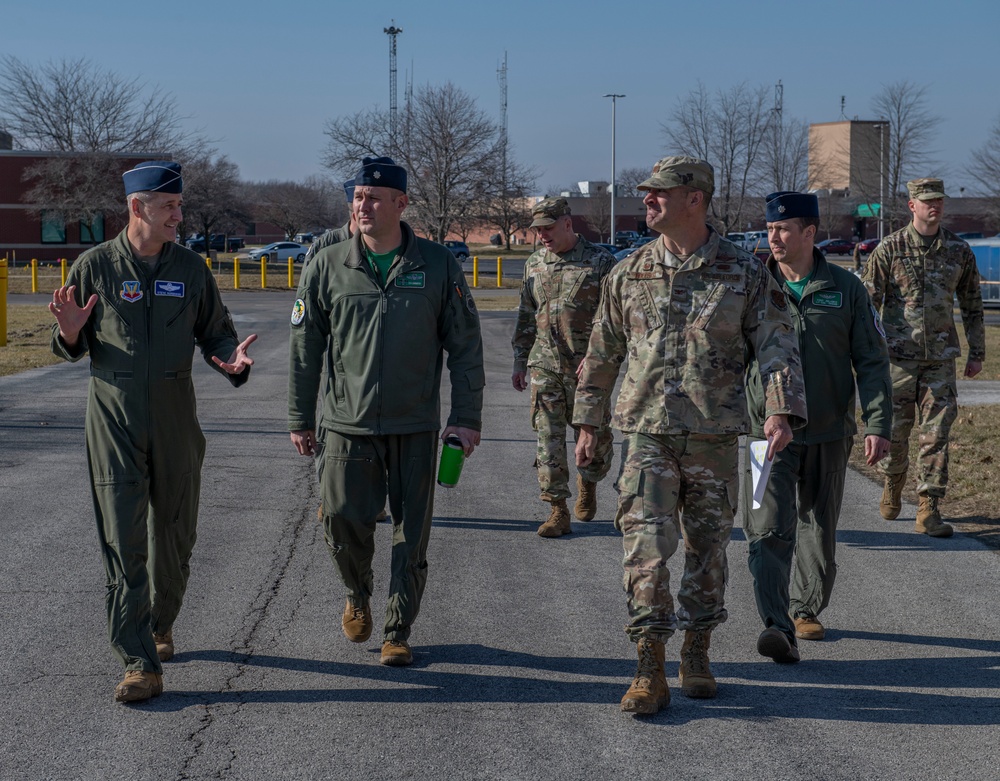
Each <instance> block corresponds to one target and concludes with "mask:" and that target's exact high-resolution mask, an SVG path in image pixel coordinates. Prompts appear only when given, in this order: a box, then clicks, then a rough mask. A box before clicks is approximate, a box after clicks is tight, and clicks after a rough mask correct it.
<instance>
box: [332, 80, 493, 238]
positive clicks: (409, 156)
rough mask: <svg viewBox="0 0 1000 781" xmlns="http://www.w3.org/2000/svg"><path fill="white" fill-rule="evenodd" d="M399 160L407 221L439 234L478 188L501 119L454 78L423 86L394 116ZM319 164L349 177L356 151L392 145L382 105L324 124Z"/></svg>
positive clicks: (369, 152)
mask: <svg viewBox="0 0 1000 781" xmlns="http://www.w3.org/2000/svg"><path fill="white" fill-rule="evenodd" d="M399 122H400V125H401V126H400V127H399V129H398V131H397V134H398V137H399V138H398V141H397V144H396V148H397V158H398V159H397V160H396V162H398V163H400V164H401V165H403V166H404V167H405V168H406V169H407V173H408V185H407V190H408V194H409V196H410V209H409V211H408V215H407V221H408V222H409V223H410V224H411V225H413V226H414V228H415V229H416V230H418V231H420V232H423V233H425V234H427V235H429V236H431V237H432V238H434V239H435V240H437V241H443V240H444V239H445V237H446V236H447V235H448V233H449V231H451V229H452V227H453V225H454V223H455V220H456V215H457V214H458V212H459V210H460V208H461V206H460V205H461V204H462V203H463V202H464V201H469V200H473V199H474V198H475V196H476V193H477V190H481V189H482V188H481V186H480V185H481V183H482V181H483V176H484V172H485V171H488V170H489V169H490V160H491V155H492V153H493V151H494V150H495V148H496V140H497V136H498V130H499V128H498V126H497V124H496V123H495V122H493V121H492V120H490V119H489V118H487V117H486V115H485V114H484V113H483V112H482V111H481V110H480V109H479V108H478V106H477V105H476V101H475V99H474V98H473V97H471V96H470V95H469V94H468V93H466V92H463V91H462V90H461V89H459V88H458V87H456V86H455V85H454V84H451V83H446V84H444V85H442V86H440V87H437V86H432V85H428V86H425V87H421V88H420V89H419V90H418V91H417V93H416V95H415V96H414V98H413V100H412V101H409V102H408V103H407V105H406V107H405V110H404V111H403V112H402V116H401V117H400V119H399ZM324 133H325V134H326V136H327V138H328V141H327V146H326V151H325V153H324V156H323V161H324V164H325V165H326V166H327V167H328V168H330V169H332V170H333V171H336V172H338V173H343V174H346V175H348V176H350V175H351V174H353V173H354V172H355V171H357V169H358V167H359V165H360V162H361V158H362V157H365V156H378V155H384V154H386V153H387V150H389V149H390V147H391V144H390V138H389V117H388V114H387V112H385V111H381V110H379V109H368V110H365V111H361V112H358V113H356V114H353V115H351V116H347V117H340V118H338V119H335V120H332V121H331V122H328V123H327V126H326V130H325V131H324Z"/></svg>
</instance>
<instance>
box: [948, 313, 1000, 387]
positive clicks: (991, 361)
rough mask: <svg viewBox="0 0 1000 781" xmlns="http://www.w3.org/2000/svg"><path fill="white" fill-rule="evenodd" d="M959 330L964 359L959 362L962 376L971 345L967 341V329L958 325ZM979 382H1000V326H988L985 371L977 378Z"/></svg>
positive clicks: (958, 365)
mask: <svg viewBox="0 0 1000 781" xmlns="http://www.w3.org/2000/svg"><path fill="white" fill-rule="evenodd" d="M956 325H957V328H958V341H959V342H961V343H962V356H963V358H962V359H961V360H960V361H958V363H957V367H958V373H959V376H961V374H962V370H963V369H964V368H965V357H964V356H967V355H968V354H969V343H968V342H967V341H965V329H964V328H962V326H961V324H956ZM976 379H977V380H1000V325H988V326H986V360H985V361H983V370H982V371H981V372H980V373H979V375H978V376H977V377H976Z"/></svg>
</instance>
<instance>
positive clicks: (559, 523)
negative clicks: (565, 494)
mask: <svg viewBox="0 0 1000 781" xmlns="http://www.w3.org/2000/svg"><path fill="white" fill-rule="evenodd" d="M572 531H573V530H572V529H571V528H570V525H569V509H567V507H566V500H565V499H556V500H555V501H553V502H552V512H550V513H549V517H548V519H547V520H546V521H545V523H543V524H542V525H541V526H539V527H538V536H539V537H562V536H563V535H564V534H569V533H570V532H572Z"/></svg>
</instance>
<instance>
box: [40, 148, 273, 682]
mask: <svg viewBox="0 0 1000 781" xmlns="http://www.w3.org/2000/svg"><path fill="white" fill-rule="evenodd" d="M122 178H123V180H124V182H125V194H126V196H127V202H128V211H129V217H128V227H126V228H125V230H124V231H122V232H121V233H120V234H119V235H118V236H117V237H116V238H115V239H112V240H111V241H108V242H105V243H103V244H100V245H99V246H97V247H94V248H93V249H91V250H88V251H87V252H85V253H84V254H83V255H81V256H80V257H79V258H77V260H76V262H75V263H74V264H73V267H72V269H71V270H70V273H69V277H68V278H67V280H66V285H65V286H64V287H61V288H59V289H58V290H56V291H54V292H53V294H52V303H51V304H49V311H50V312H52V314H53V315H54V316H55V318H56V321H57V322H56V325H55V326H53V333H52V351H53V352H54V353H55V354H56V355H58V356H60V357H61V358H64V359H66V360H68V361H78V360H80V359H81V358H82V357H83V356H84V355H85V354H87V353H88V352H89V353H90V389H89V395H88V401H87V418H86V439H87V461H88V463H89V466H90V482H91V489H92V492H93V499H94V512H95V513H96V515H97V531H98V535H99V537H100V541H101V549H102V552H103V555H104V567H105V572H106V574H107V580H108V591H107V597H106V599H107V610H108V634H109V636H110V639H111V647H112V650H113V651H114V654H115V656H117V657H118V658H119V659H120V660H121V661H122V663H123V664H124V665H125V679H124V680H123V681H122V682H121V683H119V684H118V686H117V687H116V688H115V699H116V700H117V701H119V702H136V701H139V700H146V699H149V698H150V697H155V696H157V695H158V694H160V693H161V692H162V691H163V675H162V673H163V668H162V664H161V662H163V661H167V660H169V659H170V658H171V657H173V655H174V640H173V625H174V620H175V619H176V618H177V614H178V613H179V612H180V609H181V602H182V600H183V597H184V591H185V588H186V587H187V581H188V575H189V574H190V564H189V562H190V559H191V552H192V550H193V548H194V543H195V534H196V526H197V520H198V499H199V493H200V489H201V465H202V460H203V459H204V455H205V437H204V436H203V435H202V432H201V428H200V426H199V425H198V417H197V414H196V410H195V396H194V385H193V384H192V381H191V365H192V358H193V352H194V350H193V348H194V345H196V344H197V345H198V347H199V348H200V349H201V352H202V354H203V355H204V357H205V360H206V361H207V362H208V363H209V365H211V366H212V367H213V368H216V369H217V370H218V371H220V372H221V373H223V374H225V375H226V376H227V377H228V378H229V381H230V382H231V383H232V384H233V385H234V386H237V387H238V386H240V385H242V384H243V383H245V382H246V381H247V379H248V378H249V374H250V367H251V365H252V364H253V361H252V360H251V359H250V358H249V357H248V355H247V348H248V347H249V345H250V344H251V343H252V342H253V341H254V340H255V339H256V338H257V337H256V335H251V336H249V337H247V339H246V340H245V341H243V342H242V343H240V341H239V338H238V337H237V335H236V328H235V327H234V326H233V321H232V318H231V317H230V316H229V312H228V311H227V310H226V308H225V307H224V306H223V305H222V299H221V298H220V296H219V289H218V287H217V286H216V283H215V278H214V277H213V276H212V272H211V270H209V269H208V268H207V267H206V265H205V261H204V260H202V258H201V256H199V255H198V254H197V253H195V252H191V251H190V250H187V249H185V248H183V247H181V246H179V245H177V244H175V243H174V238H175V236H176V231H177V225H178V224H179V223H180V221H181V205H182V198H181V190H182V180H181V167H180V166H179V165H178V164H176V163H171V162H165V161H150V162H144V163H140V164H138V165H137V166H136V167H135V168H133V169H132V170H130V171H126V172H125V173H124V174H123V175H122Z"/></svg>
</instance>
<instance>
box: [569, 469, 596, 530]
mask: <svg viewBox="0 0 1000 781" xmlns="http://www.w3.org/2000/svg"><path fill="white" fill-rule="evenodd" d="M573 514H574V515H575V516H576V519H577V520H578V521H592V520H594V516H595V515H597V483H592V482H590V481H589V480H584V479H583V478H582V477H581V476H580V475H577V476H576V504H575V505H573Z"/></svg>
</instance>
